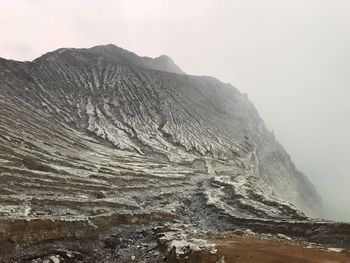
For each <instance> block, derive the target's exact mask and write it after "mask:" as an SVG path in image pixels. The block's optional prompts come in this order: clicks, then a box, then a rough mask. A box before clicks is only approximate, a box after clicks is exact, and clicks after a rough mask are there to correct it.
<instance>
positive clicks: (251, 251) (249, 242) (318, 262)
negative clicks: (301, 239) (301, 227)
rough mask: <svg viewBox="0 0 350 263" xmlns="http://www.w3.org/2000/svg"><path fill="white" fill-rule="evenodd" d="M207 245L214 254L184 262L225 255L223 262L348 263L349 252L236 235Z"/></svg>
mask: <svg viewBox="0 0 350 263" xmlns="http://www.w3.org/2000/svg"><path fill="white" fill-rule="evenodd" d="M209 242H210V243H214V244H216V248H217V250H218V252H217V253H216V254H214V255H212V254H210V253H208V252H199V253H193V254H191V255H188V260H186V261H184V262H193V263H194V262H195V263H201V262H203V263H204V262H208V263H209V262H213V263H215V262H217V261H218V260H219V259H221V258H222V257H223V256H224V258H225V261H224V262H226V263H350V252H331V251H326V250H321V249H316V248H305V247H302V246H300V245H298V244H296V243H293V242H291V241H284V240H259V239H254V238H247V237H240V236H239V237H237V236H235V237H226V238H222V239H213V240H210V241H209ZM219 262H220V261H219ZM220 263H221V262H220Z"/></svg>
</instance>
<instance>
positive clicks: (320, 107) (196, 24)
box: [0, 0, 350, 221]
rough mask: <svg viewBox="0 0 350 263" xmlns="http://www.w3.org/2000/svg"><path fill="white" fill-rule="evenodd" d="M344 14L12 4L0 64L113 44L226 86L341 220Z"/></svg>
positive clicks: (205, 5)
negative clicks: (248, 104) (245, 99)
mask: <svg viewBox="0 0 350 263" xmlns="http://www.w3.org/2000/svg"><path fill="white" fill-rule="evenodd" d="M349 14H350V2H349V1H347V0H284V1H280V0H266V1H261V0H247V1H234V0H221V1H217V0H211V1H210V0H200V1H199V0H198V1H197V0H192V1H185V0H176V1H175V0H174V1H170V0H169V1H165V0H144V1H142V0H138V1H136V0H134V1H132V0H124V1H114V0H90V1H86V0H75V1H71V0H60V1H40V0H12V1H6V2H4V3H2V6H1V9H0V39H1V41H0V57H4V58H7V59H15V60H21V61H22V60H32V59H35V58H36V57H38V56H40V55H42V54H44V53H46V52H48V51H52V50H55V49H57V48H61V47H91V46H95V45H99V44H109V43H113V44H115V45H117V46H120V47H123V48H125V49H128V50H130V51H133V52H136V53H137V54H139V55H144V56H151V57H155V56H159V55H161V54H166V55H168V56H170V57H172V58H173V59H174V60H175V62H176V63H177V64H178V65H179V66H180V67H181V68H182V69H183V70H184V71H185V72H187V73H188V74H196V75H211V76H215V77H217V78H218V79H220V80H222V81H224V82H230V83H232V84H233V85H234V86H236V87H237V88H238V89H239V90H240V91H242V92H244V93H247V94H248V96H249V98H250V100H251V101H253V103H254V104H255V106H256V107H257V109H258V111H259V113H260V115H261V117H262V118H263V119H264V120H265V122H266V124H267V126H268V127H269V129H271V130H273V131H274V134H275V136H276V138H277V139H278V140H279V141H280V142H281V144H282V145H283V146H284V147H285V148H286V150H287V152H288V153H290V155H291V156H292V159H293V161H294V163H295V164H296V166H297V167H298V168H299V169H300V170H302V171H303V172H304V173H305V174H306V175H307V176H308V177H309V178H310V180H311V181H312V182H313V184H314V185H315V186H316V188H317V189H318V191H319V193H320V194H321V196H322V198H323V201H324V205H325V209H326V217H327V218H330V219H336V220H343V221H350V209H349V204H348V202H349V200H350V191H349V190H348V189H349V186H350V176H349V168H348V165H349V158H350V137H349V134H350V117H349V115H350V104H349V99H350V72H349V70H350V52H349V47H350V30H349V25H350V16H349Z"/></svg>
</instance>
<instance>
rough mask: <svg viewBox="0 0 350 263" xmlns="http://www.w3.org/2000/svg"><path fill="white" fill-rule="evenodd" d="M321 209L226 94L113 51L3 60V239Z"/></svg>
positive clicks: (216, 223) (247, 109) (168, 64)
mask: <svg viewBox="0 0 350 263" xmlns="http://www.w3.org/2000/svg"><path fill="white" fill-rule="evenodd" d="M321 210H322V206H321V201H320V197H319V195H318V194H317V192H316V190H315V189H314V187H313V186H312V184H311V183H310V182H309V181H308V179H307V178H306V177H305V176H304V175H303V174H302V173H301V172H299V171H298V170H297V169H296V167H295V166H294V164H293V163H292V161H291V159H290V157H289V155H288V154H287V153H286V151H285V150H284V149H283V147H282V146H281V145H280V144H279V143H278V142H277V141H276V140H275V138H274V136H273V134H272V133H271V132H269V131H268V129H267V128H266V127H265V125H264V122H263V121H262V120H261V118H260V117H259V115H258V113H257V111H256V109H255V108H254V106H253V105H252V103H251V102H250V101H249V100H248V98H247V96H246V95H244V94H241V93H240V92H239V91H238V90H237V89H236V88H235V87H233V86H232V85H230V84H225V83H222V82H220V81H218V80H216V79H214V78H212V77H206V76H190V75H186V74H185V73H184V72H183V71H182V70H181V69H180V68H179V67H178V66H177V65H175V64H174V62H173V61H172V60H171V59H170V58H169V57H166V56H161V57H159V58H155V59H152V58H147V57H139V56H137V55H135V54H133V53H131V52H129V51H126V50H123V49H121V48H118V47H116V46H113V45H108V46H97V47H93V48H90V49H59V50H56V51H54V52H51V53H47V54H45V55H43V56H42V57H40V58H38V59H36V60H34V61H33V62H17V61H9V60H4V59H0V216H1V220H2V221H1V222H0V227H2V233H3V236H5V238H9V239H11V240H15V241H23V240H25V241H28V240H29V241H33V242H34V241H40V240H45V239H55V238H60V237H66V236H77V235H78V236H79V235H80V234H81V235H84V234H89V231H90V229H92V230H91V231H95V230H96V228H100V227H101V226H107V225H109V224H111V225H113V224H114V223H115V222H119V221H122V222H124V223H128V222H135V221H137V222H148V221H152V220H167V219H169V218H173V217H177V218H178V219H179V220H184V221H186V222H189V223H193V222H197V223H198V222H201V224H202V225H203V226H211V227H214V228H215V227H217V228H223V227H224V226H225V225H226V224H227V225H229V224H232V222H235V221H234V220H235V219H254V220H255V219H259V220H260V219H265V220H283V219H288V220H291V219H293V220H306V219H307V215H311V216H313V215H317V214H320V212H321ZM9 219H11V220H12V221H11V222H12V223H11V224H15V223H16V222H19V224H21V226H22V228H20V229H21V230H20V231H17V232H16V231H13V230H14V226H13V225H11V224H10V223H8V222H9V221H8V220H9ZM28 219H33V220H43V222H46V221H45V220H49V221H50V222H51V223H50V227H51V228H55V227H57V228H59V229H60V230H57V231H56V232H54V233H52V232H50V231H47V230H45V229H44V230H43V229H40V226H38V225H35V222H36V221H33V220H29V221H28ZM16 220H17V221H16ZM23 220H26V221H25V222H27V223H23ZM52 222H53V223H52ZM56 223H57V225H55V224H56ZM31 224H33V226H34V227H35V229H36V231H35V233H33V231H32V230H31V227H33V226H32V225H31ZM39 225H40V224H39ZM62 225H64V227H62ZM11 229H12V230H11ZM62 229H63V230H62ZM77 229H78V230H77Z"/></svg>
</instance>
